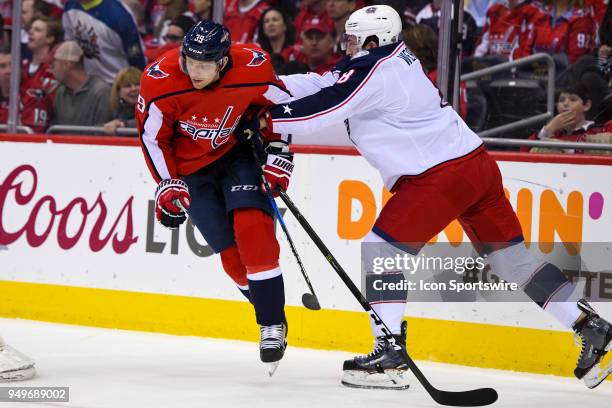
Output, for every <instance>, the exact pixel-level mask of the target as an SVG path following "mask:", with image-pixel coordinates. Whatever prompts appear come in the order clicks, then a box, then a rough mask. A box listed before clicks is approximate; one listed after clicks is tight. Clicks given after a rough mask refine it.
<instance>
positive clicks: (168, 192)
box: [155, 179, 191, 229]
mask: <svg viewBox="0 0 612 408" xmlns="http://www.w3.org/2000/svg"><path fill="white" fill-rule="evenodd" d="M190 204H191V196H190V195H189V190H188V189H187V184H185V182H184V181H183V180H179V179H167V180H162V182H161V183H159V185H158V186H157V189H156V190H155V217H156V218H157V221H159V222H160V223H161V224H162V225H163V226H164V227H167V228H170V229H175V228H178V227H179V225H181V224H182V223H184V222H185V220H186V219H187V210H188V209H189V206H190Z"/></svg>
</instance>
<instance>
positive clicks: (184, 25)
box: [145, 15, 195, 61]
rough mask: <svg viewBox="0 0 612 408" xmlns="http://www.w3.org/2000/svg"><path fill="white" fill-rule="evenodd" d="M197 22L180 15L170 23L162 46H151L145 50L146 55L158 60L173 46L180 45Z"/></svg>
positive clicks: (149, 58)
mask: <svg viewBox="0 0 612 408" xmlns="http://www.w3.org/2000/svg"><path fill="white" fill-rule="evenodd" d="M194 24H195V21H194V20H193V19H192V18H191V17H189V16H185V15H180V16H178V17H177V18H175V19H174V20H173V21H172V22H170V24H169V25H168V29H167V30H166V35H164V38H163V42H164V44H163V45H162V46H161V47H155V48H149V49H147V50H146V51H145V57H147V60H148V61H154V60H156V59H157V58H158V57H159V56H160V55H162V54H163V53H165V52H166V51H169V50H171V49H173V48H176V47H180V46H181V43H182V41H183V37H184V36H185V34H186V33H187V31H189V29H190V28H191V27H192V26H193V25H194Z"/></svg>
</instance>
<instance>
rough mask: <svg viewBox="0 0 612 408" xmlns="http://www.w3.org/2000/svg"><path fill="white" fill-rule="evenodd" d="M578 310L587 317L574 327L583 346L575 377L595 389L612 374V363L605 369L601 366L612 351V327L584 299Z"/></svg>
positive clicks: (580, 302) (579, 302)
mask: <svg viewBox="0 0 612 408" xmlns="http://www.w3.org/2000/svg"><path fill="white" fill-rule="evenodd" d="M578 308H579V309H580V310H582V311H583V312H584V313H585V314H586V317H585V318H584V319H582V320H581V321H580V322H578V323H576V324H575V325H574V326H573V327H572V329H573V330H574V331H575V332H576V335H577V336H578V337H579V338H580V342H581V346H582V350H581V351H580V357H579V358H578V363H577V365H576V369H574V375H575V376H576V377H577V378H579V379H582V380H583V381H584V383H585V384H586V386H587V387H589V388H595V387H597V386H598V385H599V384H601V383H602V381H604V380H605V379H606V377H608V375H610V373H612V361H611V362H608V364H606V365H605V367H603V368H602V367H601V366H600V363H601V360H602V358H603V357H604V356H605V355H606V353H607V352H608V351H609V350H610V349H612V325H611V324H610V323H609V322H607V321H606V320H604V319H602V318H601V317H599V316H598V315H597V313H595V310H593V308H592V307H591V306H590V305H589V304H588V303H587V302H586V301H585V300H584V299H582V300H579V301H578Z"/></svg>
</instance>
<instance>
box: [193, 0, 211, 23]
mask: <svg viewBox="0 0 612 408" xmlns="http://www.w3.org/2000/svg"><path fill="white" fill-rule="evenodd" d="M193 13H194V14H195V18H196V21H199V20H210V19H212V0H194V1H193Z"/></svg>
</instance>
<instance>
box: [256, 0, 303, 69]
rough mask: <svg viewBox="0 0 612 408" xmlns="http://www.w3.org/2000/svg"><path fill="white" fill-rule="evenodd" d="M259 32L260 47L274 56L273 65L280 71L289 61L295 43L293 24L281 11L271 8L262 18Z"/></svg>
mask: <svg viewBox="0 0 612 408" xmlns="http://www.w3.org/2000/svg"><path fill="white" fill-rule="evenodd" d="M257 30H258V32H259V37H258V40H259V45H260V46H261V48H262V49H264V50H265V51H267V52H268V53H269V54H270V55H271V56H272V65H273V66H274V68H275V70H276V71H278V69H277V68H280V65H279V64H282V63H283V62H285V61H288V54H289V53H290V52H291V51H292V49H293V44H294V43H295V28H294V27H293V23H292V22H291V20H289V17H288V16H287V14H285V12H283V11H282V10H281V9H279V8H278V7H270V8H269V9H267V10H266V11H265V12H264V13H263V15H262V16H261V20H260V21H259V27H258V29H257ZM276 56H279V57H280V58H277V57H276Z"/></svg>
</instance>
